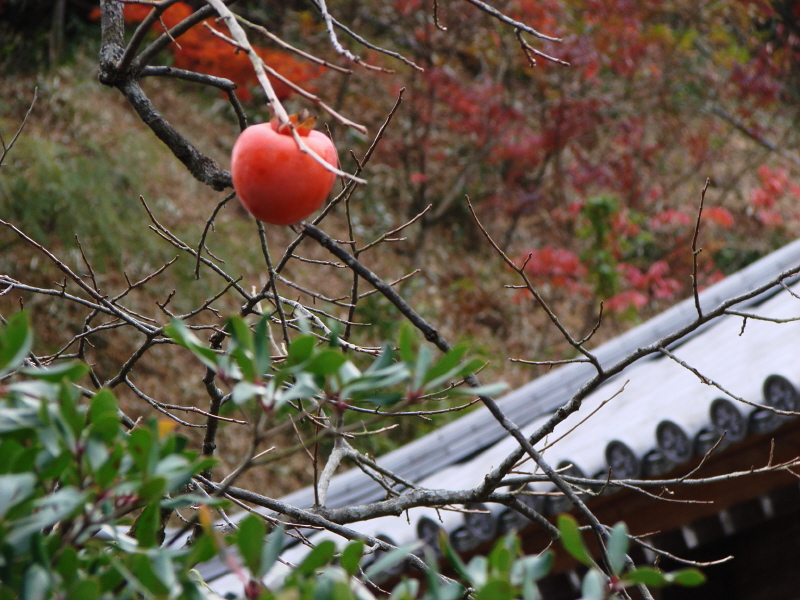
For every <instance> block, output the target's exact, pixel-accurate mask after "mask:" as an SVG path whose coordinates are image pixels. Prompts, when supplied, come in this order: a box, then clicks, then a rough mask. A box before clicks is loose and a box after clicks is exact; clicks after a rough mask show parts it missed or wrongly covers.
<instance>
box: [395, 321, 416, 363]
mask: <svg viewBox="0 0 800 600" xmlns="http://www.w3.org/2000/svg"><path fill="white" fill-rule="evenodd" d="M416 344H417V335H416V331H415V330H414V328H413V326H412V325H411V324H410V323H408V322H405V321H404V322H403V324H402V325H401V326H400V336H399V341H398V350H399V352H400V360H402V361H403V362H404V363H406V364H407V365H408V366H409V367H411V366H412V365H413V364H414V363H415V362H416V358H415V357H416V354H415V352H414V346H416Z"/></svg>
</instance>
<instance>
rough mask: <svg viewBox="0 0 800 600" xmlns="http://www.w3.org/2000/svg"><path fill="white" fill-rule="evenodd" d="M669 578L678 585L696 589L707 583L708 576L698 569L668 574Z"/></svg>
mask: <svg viewBox="0 0 800 600" xmlns="http://www.w3.org/2000/svg"><path fill="white" fill-rule="evenodd" d="M667 578H668V579H669V580H670V581H672V582H673V583H676V584H678V585H684V586H687V587H695V586H698V585H701V584H703V583H705V582H706V576H705V575H703V573H702V572H701V571H699V570H697V569H694V568H689V569H681V570H680V571H673V572H672V573H667Z"/></svg>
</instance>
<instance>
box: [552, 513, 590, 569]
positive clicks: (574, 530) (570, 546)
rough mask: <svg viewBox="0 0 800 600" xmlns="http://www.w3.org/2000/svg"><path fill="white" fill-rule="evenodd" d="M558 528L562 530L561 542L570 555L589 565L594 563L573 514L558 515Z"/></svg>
mask: <svg viewBox="0 0 800 600" xmlns="http://www.w3.org/2000/svg"><path fill="white" fill-rule="evenodd" d="M558 530H559V532H561V544H562V545H563V546H564V549H565V550H566V551H567V552H569V553H570V555H571V556H572V557H573V558H574V559H575V560H577V561H578V562H580V563H583V564H584V565H586V566H587V567H591V566H593V565H594V561H593V560H592V556H591V554H589V549H588V548H587V547H586V543H585V542H584V541H583V536H582V535H581V531H580V529H579V528H578V522H577V521H576V520H575V518H574V517H573V516H572V515H568V514H566V513H565V514H561V515H558Z"/></svg>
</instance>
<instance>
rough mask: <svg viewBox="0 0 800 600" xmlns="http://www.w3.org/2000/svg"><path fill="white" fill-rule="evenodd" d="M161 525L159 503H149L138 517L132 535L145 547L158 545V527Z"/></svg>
mask: <svg viewBox="0 0 800 600" xmlns="http://www.w3.org/2000/svg"><path fill="white" fill-rule="evenodd" d="M160 525H161V509H160V508H159V506H158V503H150V504H147V505H146V506H145V507H144V509H143V510H142V512H141V513H140V514H139V516H138V517H137V519H136V522H135V523H134V526H133V532H132V533H131V535H133V537H135V538H136V539H137V540H138V542H139V545H140V546H142V547H143V548H152V547H153V546H156V545H158V543H159V540H158V529H159V526H160Z"/></svg>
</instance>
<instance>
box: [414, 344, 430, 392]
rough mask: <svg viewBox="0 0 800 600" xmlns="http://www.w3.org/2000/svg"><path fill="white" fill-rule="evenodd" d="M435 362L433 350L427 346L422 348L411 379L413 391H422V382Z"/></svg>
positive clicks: (418, 353)
mask: <svg viewBox="0 0 800 600" xmlns="http://www.w3.org/2000/svg"><path fill="white" fill-rule="evenodd" d="M432 361H433V355H432V354H431V349H430V348H428V347H427V346H422V347H421V348H420V349H419V351H418V352H417V360H416V362H415V363H414V373H413V375H412V377H411V389H412V390H414V391H422V389H423V387H422V382H423V381H424V380H425V376H426V375H427V374H428V369H429V368H430V366H431V362H432Z"/></svg>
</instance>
